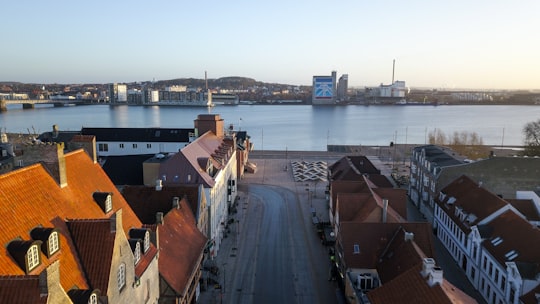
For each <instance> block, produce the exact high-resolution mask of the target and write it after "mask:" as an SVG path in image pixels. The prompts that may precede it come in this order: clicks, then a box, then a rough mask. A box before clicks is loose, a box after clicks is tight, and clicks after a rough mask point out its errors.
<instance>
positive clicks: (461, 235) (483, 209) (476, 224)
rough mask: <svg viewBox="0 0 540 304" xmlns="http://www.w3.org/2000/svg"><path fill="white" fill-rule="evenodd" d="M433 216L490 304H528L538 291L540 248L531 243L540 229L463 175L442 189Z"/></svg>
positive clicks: (535, 241)
mask: <svg viewBox="0 0 540 304" xmlns="http://www.w3.org/2000/svg"><path fill="white" fill-rule="evenodd" d="M523 203H528V204H534V203H533V201H532V200H529V202H523V201H522V202H520V204H523ZM434 211H435V212H434V215H435V218H434V223H433V227H434V228H435V229H436V233H437V237H438V238H439V239H440V240H441V242H442V243H443V244H444V246H445V247H446V248H447V249H448V251H449V252H450V254H451V255H452V257H453V258H454V260H455V261H456V263H457V264H458V265H459V266H460V267H461V268H462V269H463V271H464V272H465V274H466V276H467V278H468V279H469V280H470V281H471V283H472V284H473V286H474V287H475V288H476V289H477V290H478V291H479V292H480V294H481V295H482V296H483V297H484V299H486V301H487V302H488V303H497V304H499V303H501V304H502V303H512V304H518V303H524V302H523V301H521V300H520V297H522V296H524V295H526V294H528V293H530V292H534V291H533V290H538V288H539V286H540V268H539V267H538V265H539V264H540V247H539V246H531V244H538V243H539V242H540V230H539V229H538V227H536V226H533V225H531V223H530V222H528V221H527V219H526V216H525V215H524V214H522V213H521V212H520V211H518V209H516V208H515V207H514V206H513V205H512V204H510V203H508V202H506V201H505V200H503V199H502V198H500V197H498V196H497V195H495V194H493V193H491V192H489V191H487V190H486V189H484V188H482V186H481V184H477V183H476V182H474V181H472V180H471V179H470V178H468V177H466V176H462V177H460V178H458V179H456V180H455V181H454V182H452V183H451V184H449V185H448V186H446V187H445V188H444V189H442V191H441V192H440V194H439V196H438V198H437V199H436V204H435V209H434ZM536 216H538V209H536Z"/></svg>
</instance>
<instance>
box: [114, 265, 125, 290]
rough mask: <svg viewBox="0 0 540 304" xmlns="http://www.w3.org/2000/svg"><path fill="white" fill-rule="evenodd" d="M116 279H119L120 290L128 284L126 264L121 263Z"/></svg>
mask: <svg viewBox="0 0 540 304" xmlns="http://www.w3.org/2000/svg"><path fill="white" fill-rule="evenodd" d="M116 280H117V281H118V290H122V288H124V286H126V264H124V263H122V264H120V267H118V273H117V275H116Z"/></svg>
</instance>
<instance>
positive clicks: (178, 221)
mask: <svg viewBox="0 0 540 304" xmlns="http://www.w3.org/2000/svg"><path fill="white" fill-rule="evenodd" d="M163 222H164V223H163V224H162V225H157V229H158V233H159V263H158V264H159V273H160V275H161V276H162V277H163V278H164V279H165V281H167V283H168V284H169V286H170V287H171V288H173V289H174V291H175V292H176V293H177V294H180V295H185V293H186V291H187V290H188V288H189V284H190V283H191V282H190V279H191V278H192V275H193V274H194V273H195V272H196V271H198V269H199V267H200V266H201V265H200V263H201V261H202V256H203V251H204V247H205V244H206V241H207V239H206V237H205V236H204V235H203V234H202V233H201V232H200V231H199V230H198V229H197V226H196V224H195V218H194V217H193V214H192V212H191V210H190V208H189V207H188V205H187V203H186V201H185V200H181V201H180V206H179V208H175V209H172V210H171V211H169V212H168V213H167V214H166V215H165V216H164V218H163Z"/></svg>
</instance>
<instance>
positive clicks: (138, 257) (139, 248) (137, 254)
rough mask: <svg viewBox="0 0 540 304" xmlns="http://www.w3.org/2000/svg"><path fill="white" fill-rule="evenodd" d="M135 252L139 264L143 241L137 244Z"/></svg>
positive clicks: (136, 261)
mask: <svg viewBox="0 0 540 304" xmlns="http://www.w3.org/2000/svg"><path fill="white" fill-rule="evenodd" d="M133 254H134V255H135V265H137V264H138V263H139V261H140V260H141V242H137V244H136V245H135V252H134V253H133Z"/></svg>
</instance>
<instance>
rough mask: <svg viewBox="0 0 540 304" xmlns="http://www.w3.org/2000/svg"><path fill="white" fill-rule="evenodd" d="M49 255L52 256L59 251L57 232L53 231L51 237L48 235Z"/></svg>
mask: <svg viewBox="0 0 540 304" xmlns="http://www.w3.org/2000/svg"><path fill="white" fill-rule="evenodd" d="M48 242H49V255H52V254H53V253H55V252H57V251H58V249H60V243H59V241H58V232H56V231H53V232H52V233H51V235H49V240H48Z"/></svg>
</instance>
